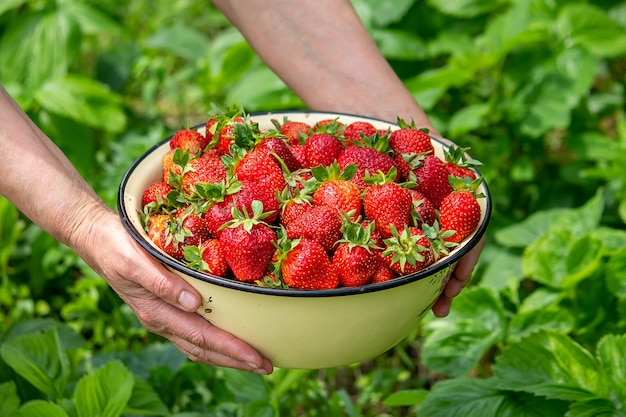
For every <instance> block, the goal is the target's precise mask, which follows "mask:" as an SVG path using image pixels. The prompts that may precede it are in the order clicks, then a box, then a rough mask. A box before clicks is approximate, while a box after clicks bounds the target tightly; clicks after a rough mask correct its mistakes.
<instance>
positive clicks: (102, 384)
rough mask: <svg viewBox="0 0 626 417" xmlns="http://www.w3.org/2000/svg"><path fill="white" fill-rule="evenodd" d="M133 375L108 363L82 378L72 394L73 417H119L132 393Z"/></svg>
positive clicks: (119, 364)
mask: <svg viewBox="0 0 626 417" xmlns="http://www.w3.org/2000/svg"><path fill="white" fill-rule="evenodd" d="M134 384H135V379H134V376H133V374H132V373H131V372H130V371H129V370H128V369H126V368H125V367H124V365H123V364H122V362H120V361H112V362H109V363H107V364H106V365H105V366H103V367H102V368H98V369H96V371H95V372H93V373H92V374H89V375H86V376H84V377H82V378H81V379H80V380H79V381H78V384H77V385H76V390H75V391H74V396H73V400H74V404H75V405H76V413H77V417H93V416H101V417H119V416H121V415H122V412H123V411H124V409H125V408H126V406H127V404H128V401H129V399H130V397H131V395H132V393H133V388H134Z"/></svg>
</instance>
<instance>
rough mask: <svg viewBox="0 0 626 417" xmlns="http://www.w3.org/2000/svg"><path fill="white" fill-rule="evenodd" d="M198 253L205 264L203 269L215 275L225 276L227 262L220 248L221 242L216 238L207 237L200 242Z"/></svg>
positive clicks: (227, 269) (227, 268)
mask: <svg viewBox="0 0 626 417" xmlns="http://www.w3.org/2000/svg"><path fill="white" fill-rule="evenodd" d="M200 253H201V255H202V260H203V261H204V263H205V264H206V269H205V271H207V272H209V273H211V274H213V275H217V276H218V277H223V276H225V275H226V274H227V273H228V271H229V269H230V268H229V267H228V262H226V256H224V251H223V249H222V243H221V242H220V241H219V240H218V239H207V240H205V241H204V242H202V243H201V244H200Z"/></svg>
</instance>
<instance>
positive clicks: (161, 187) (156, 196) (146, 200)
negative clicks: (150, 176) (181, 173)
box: [141, 182, 174, 206]
mask: <svg viewBox="0 0 626 417" xmlns="http://www.w3.org/2000/svg"><path fill="white" fill-rule="evenodd" d="M173 189H174V188H173V187H172V186H171V185H169V184H167V183H165V182H155V183H153V184H150V185H149V186H148V187H146V189H145V191H144V193H143V197H142V199H141V204H142V206H145V205H147V204H150V203H157V204H160V203H162V202H164V201H166V200H167V195H168V194H169V192H170V191H172V190H173Z"/></svg>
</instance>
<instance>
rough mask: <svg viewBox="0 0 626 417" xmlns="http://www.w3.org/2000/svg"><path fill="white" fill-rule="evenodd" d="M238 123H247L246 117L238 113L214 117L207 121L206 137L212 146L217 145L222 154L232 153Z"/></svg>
mask: <svg viewBox="0 0 626 417" xmlns="http://www.w3.org/2000/svg"><path fill="white" fill-rule="evenodd" d="M236 123H240V124H242V123H245V120H244V118H243V117H241V116H239V115H238V113H235V114H234V115H232V116H226V115H224V116H217V117H212V118H210V119H209V120H207V122H206V138H207V140H208V141H209V144H210V146H211V147H215V146H216V147H217V150H218V151H219V152H220V154H222V155H230V147H231V145H232V144H233V143H234V141H235V124H236ZM216 134H217V136H216Z"/></svg>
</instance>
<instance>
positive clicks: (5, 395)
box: [0, 381, 20, 416]
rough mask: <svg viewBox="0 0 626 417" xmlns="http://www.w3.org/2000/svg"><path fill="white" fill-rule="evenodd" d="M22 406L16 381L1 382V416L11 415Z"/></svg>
mask: <svg viewBox="0 0 626 417" xmlns="http://www.w3.org/2000/svg"><path fill="white" fill-rule="evenodd" d="M19 407H20V397H19V396H18V395H17V386H16V385H15V382H13V381H8V382H4V383H2V384H0V416H10V415H11V413H13V412H15V411H16V410H17V409H18V408H19Z"/></svg>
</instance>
